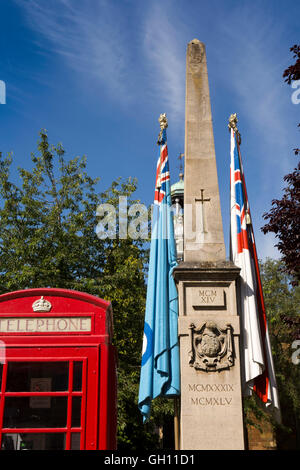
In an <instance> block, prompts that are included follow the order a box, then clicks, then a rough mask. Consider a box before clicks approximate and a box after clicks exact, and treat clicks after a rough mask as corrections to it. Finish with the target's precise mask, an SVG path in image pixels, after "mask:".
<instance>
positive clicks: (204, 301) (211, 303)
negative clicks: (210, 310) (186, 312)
mask: <svg viewBox="0 0 300 470" xmlns="http://www.w3.org/2000/svg"><path fill="white" fill-rule="evenodd" d="M192 305H193V307H194V308H197V307H198V308H199V307H200V308H201V307H202V308H206V307H225V292H224V289H222V288H218V287H201V286H199V287H192Z"/></svg>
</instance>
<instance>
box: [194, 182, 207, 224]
mask: <svg viewBox="0 0 300 470" xmlns="http://www.w3.org/2000/svg"><path fill="white" fill-rule="evenodd" d="M200 191H201V198H197V197H195V202H201V206H200V209H201V212H200V214H201V227H202V233H206V230H205V226H204V220H205V219H204V203H205V202H208V201H210V198H207V199H204V197H203V193H204V189H200Z"/></svg>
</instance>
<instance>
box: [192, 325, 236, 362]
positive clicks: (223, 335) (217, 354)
mask: <svg viewBox="0 0 300 470" xmlns="http://www.w3.org/2000/svg"><path fill="white" fill-rule="evenodd" d="M189 330H190V342H191V350H190V351H189V364H190V366H191V367H194V368H195V369H197V370H204V371H220V370H223V369H228V368H229V367H231V366H233V363H234V360H233V347H232V327H231V325H230V324H227V325H226V328H225V329H223V328H220V327H219V326H218V325H217V324H216V323H215V322H213V321H207V322H205V323H203V324H202V325H201V326H200V327H198V328H196V326H195V325H194V324H193V323H192V324H191V325H190V327H189Z"/></svg>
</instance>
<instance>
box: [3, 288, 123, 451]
mask: <svg viewBox="0 0 300 470" xmlns="http://www.w3.org/2000/svg"><path fill="white" fill-rule="evenodd" d="M111 339H112V310H111V306H110V303H109V302H106V301H104V300H102V299H99V298H98V297H94V296H92V295H89V294H85V293H82V292H77V291H71V290H65V289H28V290H22V291H17V292H11V293H8V294H3V295H0V340H1V344H0V345H1V346H2V354H1V362H2V363H1V364H0V448H1V449H6V450H12V449H15V450H25V449H26V450H27V449H33V450H59V449H61V450H63V449H66V450H70V449H71V450H73V449H74V450H79V449H82V450H83V449H87V450H92V449H93V450H96V449H101V450H102V449H115V448H116V351H115V348H114V347H113V346H112V344H111Z"/></svg>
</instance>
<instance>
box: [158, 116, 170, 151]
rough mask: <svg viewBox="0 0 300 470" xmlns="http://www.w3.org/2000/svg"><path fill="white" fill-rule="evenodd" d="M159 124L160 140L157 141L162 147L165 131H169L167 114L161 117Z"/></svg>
mask: <svg viewBox="0 0 300 470" xmlns="http://www.w3.org/2000/svg"><path fill="white" fill-rule="evenodd" d="M158 122H159V125H160V133H159V136H158V139H157V145H160V144H161V139H162V134H163V131H164V129H167V127H168V119H167V115H166V113H163V114H161V115H160V116H159V118H158Z"/></svg>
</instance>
